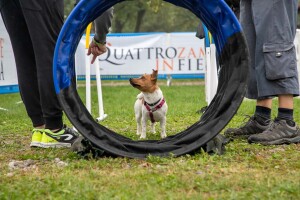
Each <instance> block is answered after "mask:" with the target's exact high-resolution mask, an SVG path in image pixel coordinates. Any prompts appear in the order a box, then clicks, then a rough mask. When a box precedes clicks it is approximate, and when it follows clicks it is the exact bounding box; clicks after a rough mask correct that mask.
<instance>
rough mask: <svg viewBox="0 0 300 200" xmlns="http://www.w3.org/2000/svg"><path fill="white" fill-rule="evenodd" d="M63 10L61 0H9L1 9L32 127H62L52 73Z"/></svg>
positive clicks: (60, 112) (21, 92)
mask: <svg viewBox="0 0 300 200" xmlns="http://www.w3.org/2000/svg"><path fill="white" fill-rule="evenodd" d="M63 11H64V2H63V0H9V1H7V3H5V4H4V5H3V7H2V8H1V15H2V18H3V21H4V24H5V27H6V29H7V31H8V34H9V37H10V40H11V43H12V47H13V51H14V55H15V61H16V66H17V74H18V82H19V88H20V94H21V97H22V100H23V102H24V104H25V107H26V111H27V114H28V116H29V117H30V119H31V120H32V123H33V126H34V127H36V126H40V125H44V124H45V125H46V128H49V129H55V128H61V127H62V126H63V122H62V109H61V107H60V105H59V102H58V99H57V96H56V93H55V89H54V84H53V75H52V74H53V72H52V64H53V55H54V48H55V44H56V40H57V37H58V34H59V32H60V29H61V27H62V25H63V20H64V12H63Z"/></svg>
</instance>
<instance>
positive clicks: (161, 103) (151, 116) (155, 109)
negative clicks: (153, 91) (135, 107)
mask: <svg viewBox="0 0 300 200" xmlns="http://www.w3.org/2000/svg"><path fill="white" fill-rule="evenodd" d="M159 101H160V103H159ZM158 103H159V104H158ZM164 103H165V99H164V98H163V99H159V100H158V101H157V102H155V103H153V104H150V105H156V104H157V105H156V106H155V107H154V108H150V105H149V104H148V103H147V102H146V101H144V106H145V107H146V109H147V110H148V112H149V116H150V120H151V122H152V123H154V122H155V120H154V117H153V112H155V111H157V110H158V109H160V108H161V107H162V106H163V105H164Z"/></svg>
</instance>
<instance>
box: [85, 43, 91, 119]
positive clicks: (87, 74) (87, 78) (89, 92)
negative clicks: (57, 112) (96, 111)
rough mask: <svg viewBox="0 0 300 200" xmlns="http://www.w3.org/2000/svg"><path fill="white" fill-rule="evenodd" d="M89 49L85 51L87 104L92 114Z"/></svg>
mask: <svg viewBox="0 0 300 200" xmlns="http://www.w3.org/2000/svg"><path fill="white" fill-rule="evenodd" d="M87 52H88V49H86V50H85V55H86V56H85V98H86V99H85V102H86V105H85V106H86V108H87V110H88V111H89V112H90V113H92V103H91V61H90V56H88V55H87Z"/></svg>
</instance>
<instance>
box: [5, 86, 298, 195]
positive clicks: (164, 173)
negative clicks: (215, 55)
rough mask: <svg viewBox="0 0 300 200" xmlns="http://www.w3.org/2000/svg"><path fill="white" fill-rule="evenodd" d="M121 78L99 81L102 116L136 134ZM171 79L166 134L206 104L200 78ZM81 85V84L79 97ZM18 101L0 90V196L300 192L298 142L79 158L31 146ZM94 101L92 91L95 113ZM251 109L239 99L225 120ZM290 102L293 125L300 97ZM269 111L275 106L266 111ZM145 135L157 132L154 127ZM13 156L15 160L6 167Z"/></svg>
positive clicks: (131, 96) (128, 90)
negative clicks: (169, 155)
mask: <svg viewBox="0 0 300 200" xmlns="http://www.w3.org/2000/svg"><path fill="white" fill-rule="evenodd" d="M121 83H122V84H115V83H111V82H105V81H104V86H103V98H104V106H105V113H107V114H108V117H107V119H106V120H105V121H103V122H101V123H102V124H103V125H105V126H106V127H108V128H110V129H112V130H114V131H116V132H118V133H120V134H123V135H126V136H127V137H130V138H132V139H138V137H137V136H136V135H135V132H136V123H135V119H134V112H133V104H134V101H135V97H136V95H137V94H138V91H137V90H136V89H134V88H132V87H131V86H129V84H127V82H121ZM176 83H177V82H174V85H172V86H171V87H167V86H165V82H160V86H161V88H162V90H163V92H164V95H165V98H166V101H167V102H168V106H169V112H168V116H167V117H168V118H167V127H166V128H167V134H168V135H171V134H176V133H177V132H180V131H182V130H184V129H186V128H187V127H189V126H191V125H192V124H193V123H194V122H196V121H197V120H198V119H199V117H200V116H199V114H197V113H196V111H197V110H199V109H200V108H202V107H204V106H206V102H205V93H204V86H203V84H200V83H198V82H192V83H193V84H188V85H186V84H183V82H179V84H176ZM190 83H191V82H190ZM84 92H85V90H84V88H83V87H80V88H79V93H80V95H81V96H82V100H83V101H84ZM92 92H93V95H95V94H96V88H93V91H92ZM20 101H21V99H20V96H19V94H7V95H0V107H2V108H6V109H8V111H4V110H0V199H64V200H65V199H295V200H296V199H300V153H299V151H300V144H292V145H282V146H261V145H255V144H248V143H247V142H246V141H244V140H236V141H234V142H231V143H229V144H228V145H227V146H226V150H227V151H226V154H225V155H223V156H218V155H212V156H211V155H208V154H206V153H204V152H200V151H199V153H197V154H196V155H193V156H191V155H185V156H181V157H178V158H159V157H151V156H150V157H149V158H147V159H146V160H137V159H127V158H108V157H107V158H99V159H90V160H85V159H82V158H81V157H79V156H78V155H76V154H75V153H73V152H71V151H70V150H69V149H37V148H35V149H32V148H30V147H29V143H30V132H31V126H30V120H29V119H28V118H27V116H26V112H25V108H24V105H23V104H22V103H20ZM96 102H97V98H96V97H95V96H94V97H93V110H92V112H93V116H94V117H95V118H96V117H98V116H97V108H96ZM276 105H277V100H275V101H274V108H275V107H276ZM254 108H255V102H254V101H250V100H244V102H243V103H242V105H241V107H240V109H239V110H238V112H237V114H236V116H235V117H234V118H233V119H232V120H231V122H230V123H229V124H228V127H236V126H239V125H240V124H241V123H242V122H243V120H244V118H245V115H247V114H248V115H251V114H252V113H253V112H254ZM295 108H296V109H295V114H294V117H295V119H296V122H297V123H298V124H300V99H295ZM276 114H277V113H276V110H275V109H274V112H273V113H272V116H273V117H275V116H276ZM65 122H66V124H68V125H69V126H71V124H70V123H69V122H68V120H67V119H65ZM158 130H159V126H157V131H158ZM147 136H148V138H150V139H159V134H157V135H152V134H147ZM18 161H20V162H19V163H21V164H20V165H19V166H17V167H12V166H11V163H12V162H15V163H18ZM21 161H22V162H26V163H27V164H25V165H24V163H23V164H22V162H21Z"/></svg>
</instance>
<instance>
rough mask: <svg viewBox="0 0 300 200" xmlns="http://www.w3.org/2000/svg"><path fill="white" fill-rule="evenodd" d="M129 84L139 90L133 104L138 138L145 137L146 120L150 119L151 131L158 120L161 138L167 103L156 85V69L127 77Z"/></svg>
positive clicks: (153, 130) (164, 132)
mask: <svg viewBox="0 0 300 200" xmlns="http://www.w3.org/2000/svg"><path fill="white" fill-rule="evenodd" d="M129 82H130V84H131V85H132V86H133V87H135V88H137V89H138V90H140V91H141V93H140V94H138V95H137V100H136V102H135V104H134V111H135V119H136V122H137V132H136V134H137V135H140V139H145V138H146V125H147V120H150V121H151V132H152V133H153V134H154V133H156V132H155V122H160V128H161V133H160V136H161V138H165V137H167V135H166V119H167V118H166V114H167V111H168V105H167V103H166V101H165V99H164V96H163V93H162V91H161V90H160V88H159V87H158V85H157V70H153V72H152V74H144V75H143V76H141V77H140V78H131V79H129Z"/></svg>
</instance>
